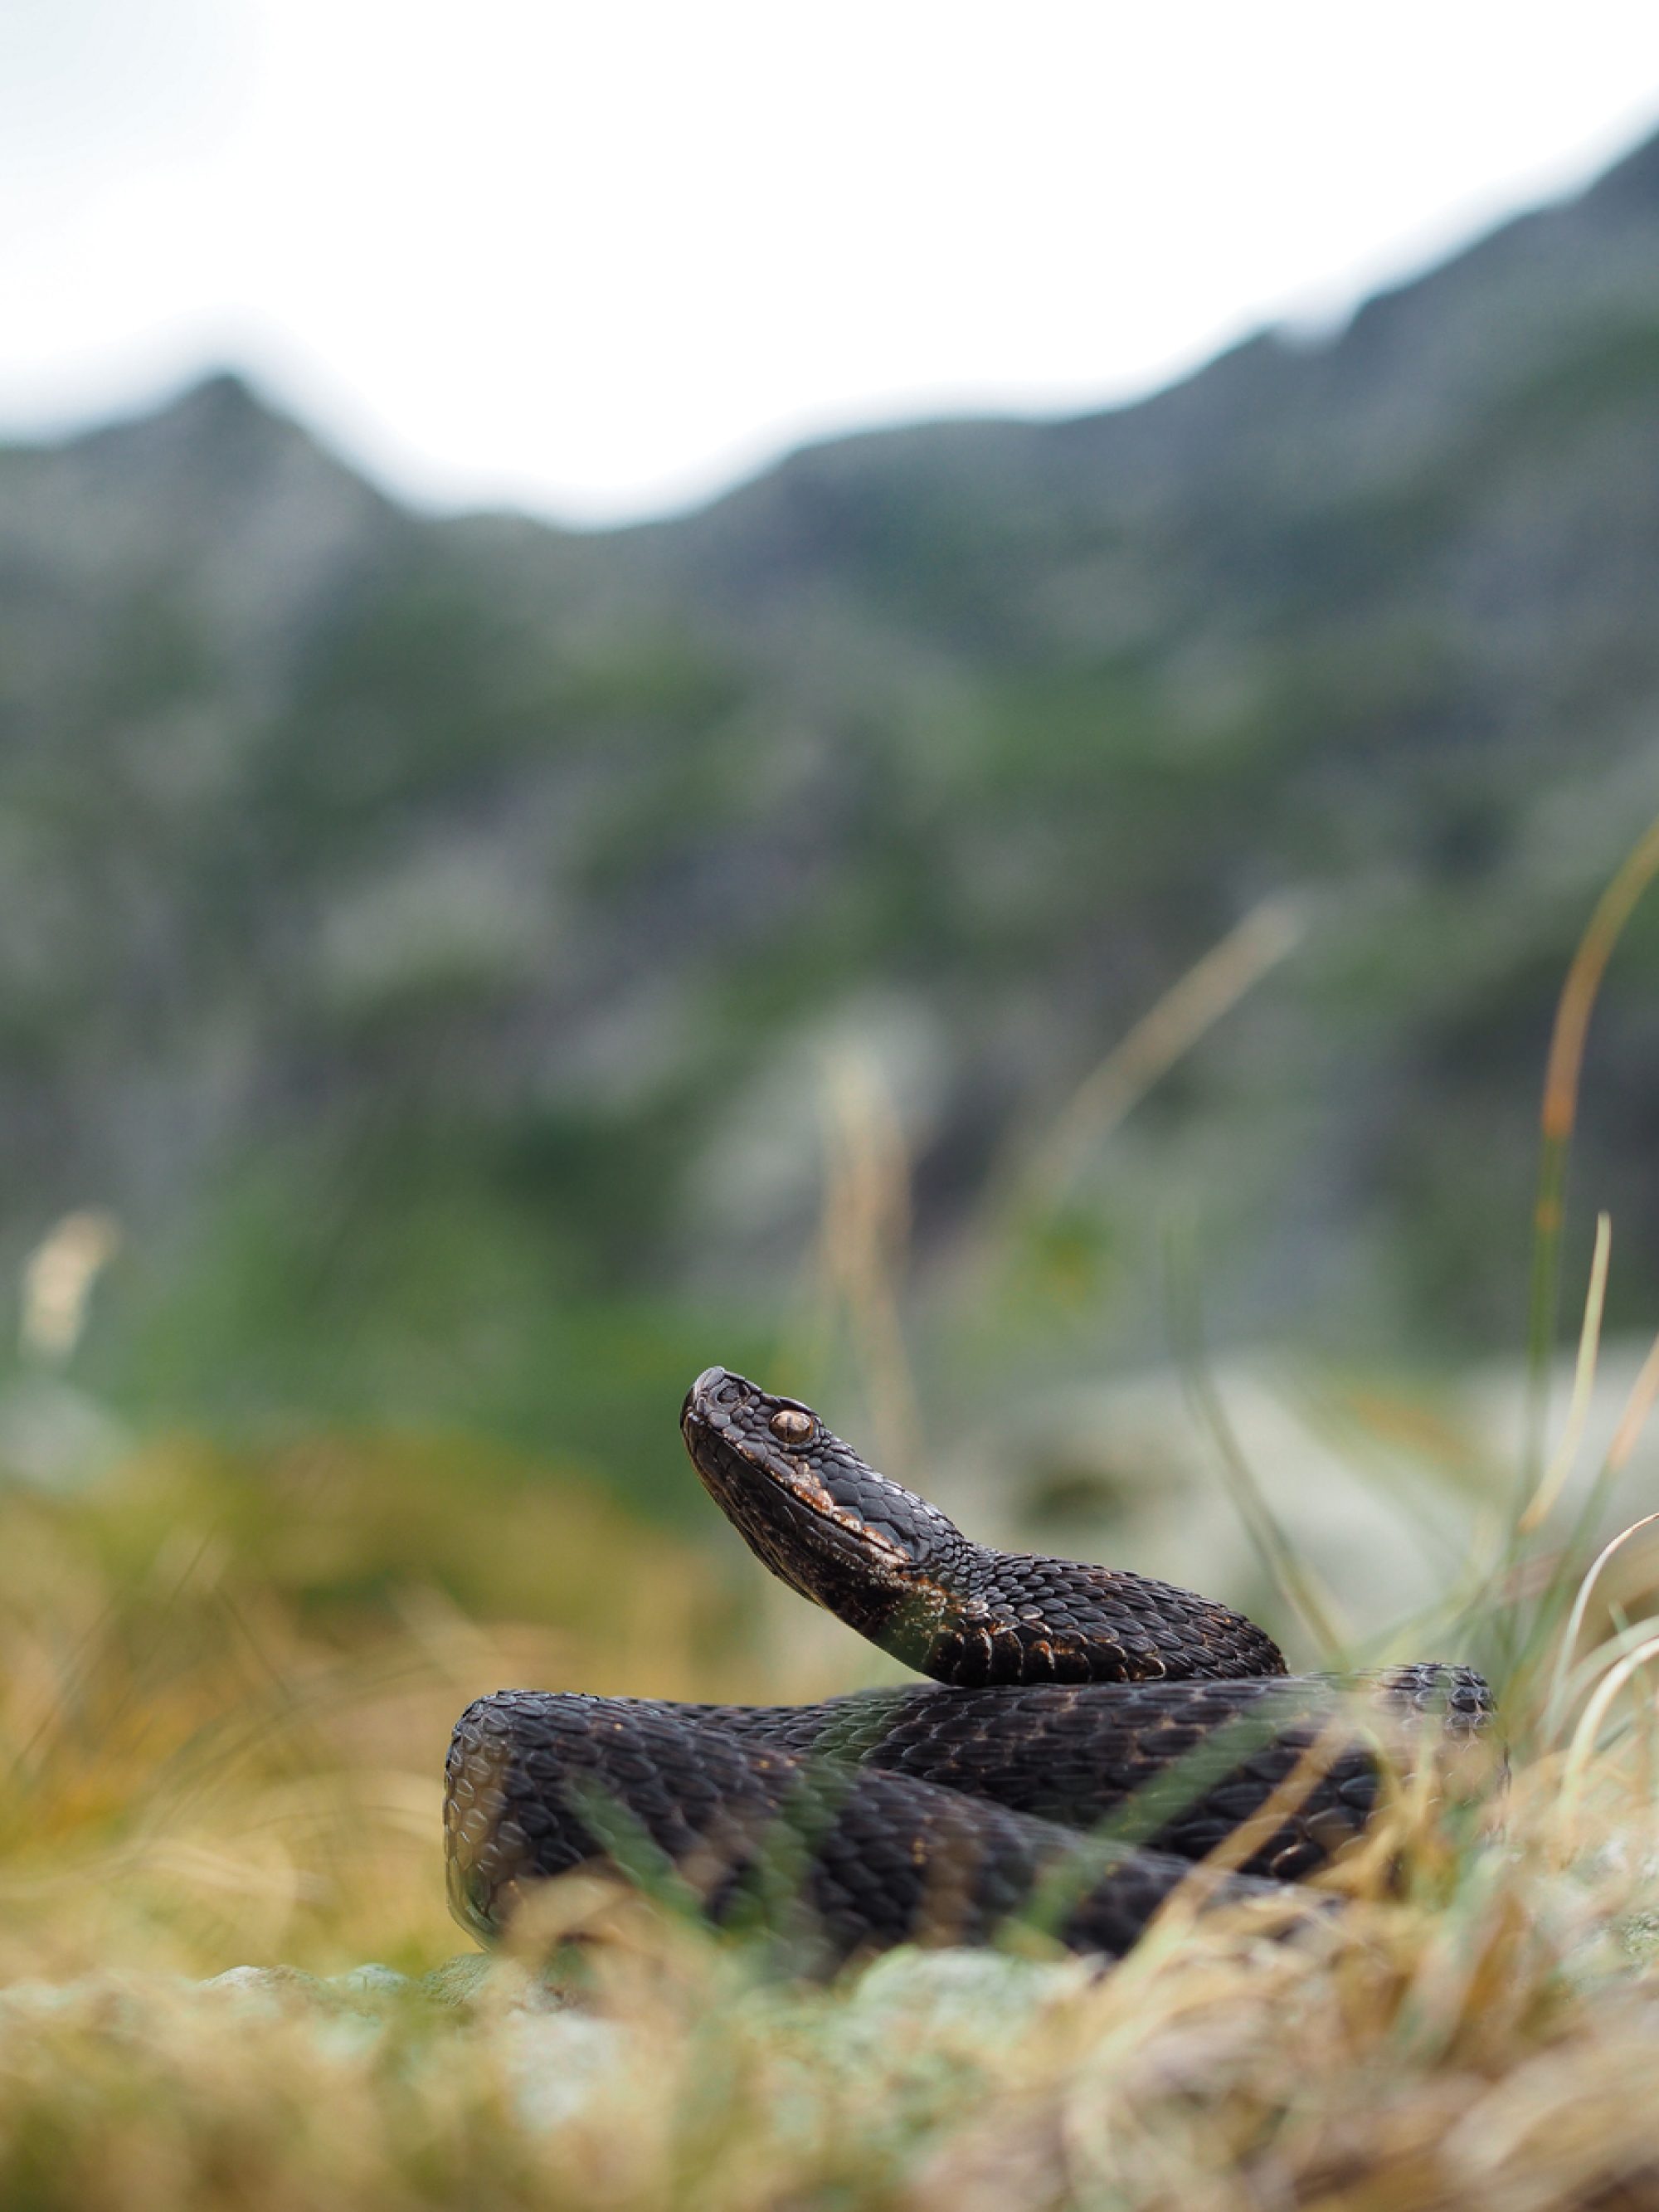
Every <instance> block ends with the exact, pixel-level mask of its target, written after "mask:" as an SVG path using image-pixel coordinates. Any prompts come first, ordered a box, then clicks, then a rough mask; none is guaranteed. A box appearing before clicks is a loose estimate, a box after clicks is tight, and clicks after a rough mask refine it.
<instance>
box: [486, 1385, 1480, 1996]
mask: <svg viewBox="0 0 1659 2212" xmlns="http://www.w3.org/2000/svg"><path fill="white" fill-rule="evenodd" d="M680 1425H681V1431H682V1434H683V1435H684V1439H685V1443H686V1447H687V1449H688V1451H689V1452H690V1456H691V1461H692V1464H693V1465H694V1466H695V1468H696V1471H697V1473H698V1474H699V1475H700V1476H701V1477H702V1482H703V1484H704V1486H705V1487H706V1488H707V1490H708V1492H709V1493H710V1495H711V1496H712V1497H713V1498H714V1501H715V1503H716V1504H719V1505H720V1507H721V1508H722V1510H724V1511H725V1513H726V1516H727V1517H728V1518H729V1519H730V1520H731V1522H732V1523H733V1525H734V1526H735V1527H736V1528H737V1529H738V1531H739V1533H740V1534H742V1535H743V1536H744V1539H745V1540H746V1541H747V1542H748V1544H749V1547H750V1549H751V1551H753V1552H754V1553H755V1554H756V1556H757V1558H758V1559H760V1560H761V1561H762V1562H763V1565H766V1566H767V1567H769V1569H770V1570H771V1571H772V1572H773V1573H774V1574H775V1575H776V1576H777V1577H779V1578H780V1579H781V1581H782V1582H784V1583H787V1585H788V1586H789V1588H790V1589H793V1590H794V1591H796V1592H798V1593H799V1595H801V1596H802V1597H805V1598H807V1599H810V1600H811V1601H814V1602H816V1603H817V1604H818V1605H821V1606H823V1607H827V1608H828V1609H829V1611H830V1612H831V1613H834V1614H836V1616H837V1617H838V1618H839V1619H840V1620H843V1621H845V1622H846V1623H847V1624H848V1626H850V1627H852V1628H854V1629H856V1630H857V1631H859V1632H860V1634H862V1635H864V1636H866V1637H867V1638H870V1640H871V1641H872V1642H873V1643H875V1644H878V1645H879V1646H880V1648H881V1649H882V1650H884V1651H886V1652H889V1653H890V1654H891V1655H892V1656H895V1657H896V1658H897V1659H899V1660H900V1661H902V1662H903V1663H904V1664H905V1665H906V1666H908V1667H909V1668H912V1669H914V1670H915V1672H916V1673H917V1674H920V1675H922V1676H926V1677H928V1678H930V1679H929V1680H927V1682H918V1683H917V1684H915V1686H907V1687H901V1688H894V1689H881V1690H867V1691H863V1692H854V1693H853V1694H851V1695H849V1696H846V1697H842V1698H832V1699H827V1700H825V1701H824V1702H823V1703H821V1704H817V1705H795V1706H787V1705H786V1706H763V1705H754V1706H751V1705H678V1704H669V1703H665V1702H657V1701H653V1700H649V1699H623V1698H601V1697H593V1696H589V1695H586V1694H581V1693H574V1692H547V1691H537V1690H503V1691H500V1692H496V1694H495V1695H494V1696H493V1697H488V1698H483V1699H479V1700H478V1701H477V1703H476V1704H474V1705H470V1706H469V1707H468V1708H467V1710H466V1711H465V1713H463V1714H462V1716H461V1717H460V1719H459V1722H458V1723H456V1727H455V1730H454V1734H453V1737H452V1739H451V1742H450V1747H449V1756H448V1761H447V1778H446V1779H447V1787H446V1793H445V1808H444V1822H445V1843H446V1855H447V1869H448V1884H449V1896H450V1902H451V1906H452V1909H453V1911H454V1912H455V1914H456V1916H457V1917H458V1918H459V1919H460V1920H461V1921H462V1923H463V1924H464V1925H465V1926H467V1927H468V1928H470V1929H472V1930H473V1931H474V1932H475V1933H476V1934H478V1935H480V1936H485V1937H489V1936H494V1935H495V1934H497V1933H498V1932H499V1931H500V1930H501V1929H502V1928H503V1927H504V1926H505V1924H506V1923H507V1921H508V1920H509V1919H510V1918H511V1917H512V1915H513V1912H514V1911H515V1910H516V1909H517V1908H518V1906H519V1905H520V1903H521V1901H522V1899H524V1897H525V1895H526V1892H527V1891H528V1890H529V1889H530V1888H531V1887H533V1886H534V1885H536V1884H537V1883H539V1882H541V1881H545V1880H547V1879H548V1878H550V1877H551V1876H554V1875H560V1874H562V1873H566V1872H568V1871H570V1870H571V1869H574V1868H577V1867H579V1866H582V1865H585V1864H588V1863H593V1862H605V1863H609V1864H610V1865H611V1866H612V1867H616V1868H619V1869H622V1870H623V1872H624V1873H625V1874H628V1875H633V1876H635V1878H638V1879H644V1880H646V1881H647V1884H648V1883H649V1881H650V1879H651V1877H652V1875H653V1874H654V1875H671V1876H672V1877H673V1878H674V1880H675V1881H676V1882H677V1884H678V1889H679V1893H680V1894H681V1895H683V1896H685V1895H689V1896H690V1898H692V1899H694V1900H695V1903H696V1907H697V1909H699V1910H700V1911H702V1912H704V1913H706V1914H707V1915H708V1917H710V1918H711V1919H713V1920H714V1921H716V1922H728V1921H733V1920H742V1919H744V1918H747V1919H749V1920H750V1921H751V1922H752V1921H754V1920H755V1919H756V1918H757V1917H762V1918H764V1919H765V1920H766V1921H768V1922H769V1923H787V1924H788V1926H789V1928H790V1929H791V1930H792V1932H793V1934H794V1935H795V1936H798V1937H799V1939H800V1940H801V1941H802V1942H804V1943H805V1944H807V1945H809V1946H810V1947H811V1949H812V1951H813V1953H814V1954H815V1955H816V1956H817V1957H818V1958H820V1959H822V1960H824V1961H825V1962H826V1963H828V1964H831V1965H833V1964H835V1963H836V1962H838V1961H840V1960H845V1959H848V1958H849V1957H854V1956H856V1955H860V1954H864V1953H867V1952H871V1951H874V1950H877V1949H879V1948H883V1947H884V1946H886V1945H890V1944H893V1943H896V1942H907V1941H926V1942H987V1941H991V1940H993V1939H994V1938H995V1937H997V1936H998V1935H999V1934H1000V1932H1001V1931H1002V1930H1004V1929H1006V1928H1007V1927H1009V1926H1010V1924H1011V1923H1014V1922H1016V1921H1018V1920H1019V1919H1020V1918H1022V1917H1024V1918H1025V1919H1026V1920H1028V1921H1032V1920H1035V1921H1036V1922H1037V1923H1039V1924H1040V1925H1041V1926H1042V1928H1043V1929H1044V1930H1045V1932H1046V1933H1047V1934H1048V1935H1049V1936H1052V1937H1054V1938H1057V1939H1058V1940H1059V1942H1061V1943H1062V1944H1064V1945H1066V1946H1067V1947H1068V1948H1072V1949H1073V1950H1077V1951H1081V1952H1089V1953H1098V1954H1104V1955H1106V1956H1116V1955H1120V1954H1122V1953H1123V1952H1125V1951H1127V1949H1128V1948H1130V1947H1131V1946H1132V1945H1133V1943H1134V1942H1135V1941H1136V1940H1137V1939H1138V1937H1139V1936H1140V1934H1141V1933H1142V1932H1143V1930H1144V1929H1146V1926H1147V1924H1148V1923H1149V1922H1150V1921H1151V1920H1152V1918H1153V1917H1154V1916H1155V1915H1156V1914H1157V1913H1158V1910H1159V1908H1160V1907H1161V1906H1162V1905H1164V1903H1165V1902H1166V1900H1167V1899H1170V1897H1171V1896H1172V1895H1173V1894H1174V1893H1175V1892H1176V1890H1178V1889H1182V1888H1183V1886H1184V1885H1188V1884H1191V1885H1192V1887H1191V1888H1190V1889H1189V1890H1188V1894H1192V1895H1194V1897H1195V1899H1196V1901H1198V1902H1199V1903H1200V1905H1202V1907H1203V1908H1204V1909H1206V1910H1209V1909H1214V1908H1215V1907H1217V1906H1222V1907H1228V1906H1233V1907H1244V1908H1254V1907H1261V1908H1262V1909H1263V1910H1264V1911H1266V1912H1267V1914H1268V1916H1269V1917H1276V1918H1277V1920H1278V1921H1279V1923H1284V1922H1285V1919H1286V1917H1289V1918H1290V1919H1291V1920H1294V1919H1295V1918H1296V1917H1297V1916H1298V1913H1299V1911H1301V1910H1302V1908H1301V1906H1300V1905H1299V1900H1300V1899H1303V1898H1305V1897H1307V1896H1308V1894H1309V1893H1306V1892H1304V1891H1302V1890H1300V1889H1297V1888H1293V1887H1286V1885H1294V1884H1299V1883H1300V1882H1301V1881H1303V1880H1304V1878H1305V1877H1307V1876H1308V1875H1312V1874H1315V1873H1316V1872H1317V1871H1318V1870H1319V1869H1322V1868H1323V1867H1325V1866H1327V1865H1328V1864H1329V1863H1331V1862H1332V1861H1333V1860H1334V1859H1336V1858H1339V1857H1341V1856H1343V1855H1344V1854H1345V1853H1346V1852H1348V1851H1351V1850H1353V1849H1354V1848H1356V1847H1357V1846H1358V1844H1360V1843H1361V1842H1362V1841H1363V1839H1364V1836H1365V1833H1366V1832H1367V1829H1368V1827H1369V1826H1370V1823H1371V1821H1372V1820H1373V1818H1374V1815H1375V1814H1376V1808H1377V1806H1378V1803H1379V1801H1380V1799H1381V1797H1382V1796H1383V1792H1384V1791H1385V1790H1386V1789H1387V1788H1388V1787H1389V1783H1388V1781H1387V1779H1386V1778H1387V1777H1389V1776H1393V1777H1395V1778H1398V1777H1400V1776H1401V1775H1402V1774H1404V1775H1409V1774H1410V1773H1411V1772H1412V1771H1413V1766H1414V1765H1415V1766H1416V1767H1417V1768H1418V1770H1419V1771H1422V1770H1423V1768H1424V1767H1425V1763H1427V1765H1428V1771H1429V1774H1430V1778H1431V1784H1432V1786H1433V1787H1435V1788H1436V1789H1442V1790H1443V1789H1445V1788H1447V1787H1448V1786H1450V1785H1452V1784H1455V1786H1456V1787H1457V1788H1458V1789H1459V1790H1472V1791H1478V1790H1480V1788H1481V1787H1482V1786H1483V1785H1484V1784H1485V1783H1486V1781H1488V1780H1489V1779H1490V1778H1491V1776H1492V1772H1493V1771H1494V1768H1495V1767H1496V1766H1498V1765H1501V1752H1499V1751H1498V1749H1497V1748H1496V1743H1495V1731H1494V1722H1493V1707H1492V1694H1491V1692H1490V1690H1489V1689H1488V1687H1487V1685H1486V1682H1485V1680H1483V1679H1482V1678H1481V1676H1480V1675H1479V1674H1476V1673H1474V1670H1473V1669H1471V1668H1464V1667H1458V1666H1452V1665H1447V1664H1443V1663H1441V1662H1433V1661H1426V1662H1419V1663H1415V1664H1412V1665H1407V1666H1398V1667H1394V1668H1379V1669H1372V1670H1360V1671H1356V1672H1354V1673H1352V1674H1316V1675H1293V1674H1289V1673H1288V1672H1287V1671H1286V1668H1285V1660H1284V1656H1283V1655H1282V1654H1281V1652H1280V1651H1279V1647H1278V1646H1277V1644H1274V1643H1273V1639H1272V1638H1270V1637H1269V1636H1268V1635H1267V1633H1266V1632H1264V1631H1263V1630H1262V1629H1261V1628H1259V1627H1257V1626H1255V1623H1254V1622H1253V1621H1251V1620H1247V1619H1246V1618H1245V1617H1244V1615H1243V1614H1242V1613H1237V1612H1234V1611H1232V1610H1231V1608H1230V1607H1226V1606H1225V1605H1220V1604H1217V1603H1214V1602H1212V1601H1210V1600H1209V1599H1206V1598H1202V1597H1199V1596H1196V1595H1194V1594H1193V1593H1192V1592H1191V1591H1189V1590H1185V1589H1178V1588H1176V1586H1174V1585H1173V1584H1170V1583H1162V1582H1157V1581H1153V1580H1152V1579H1151V1578H1150V1577H1146V1576H1144V1575H1139V1574H1134V1573H1131V1572H1129V1571H1126V1570H1124V1569H1121V1568H1115V1567H1105V1566H1094V1565H1088V1564H1086V1563H1085V1562H1082V1561H1079V1560H1073V1559H1048V1558H1042V1557H1040V1556H1037V1555H1035V1554H1032V1553H1023V1552H1008V1551H1001V1550H998V1549H996V1548H995V1547H991V1546H988V1545H983V1544H978V1543H975V1542H974V1541H972V1540H971V1539H970V1538H969V1537H968V1536H966V1535H964V1534H963V1532H962V1530H961V1529H959V1528H957V1526H956V1524H955V1522H952V1521H951V1520H950V1519H949V1518H948V1517H947V1516H946V1515H945V1514H944V1513H942V1512H941V1511H940V1510H939V1508H938V1507H937V1506H934V1505H932V1504H928V1503H927V1500H926V1499H924V1498H919V1497H918V1496H916V1495H915V1492H912V1491H909V1490H907V1489H905V1488H904V1487H903V1486H902V1484H900V1483H897V1482H896V1481H893V1480H891V1479H890V1478H889V1477H888V1476H886V1475H884V1474H878V1473H877V1471H876V1470H875V1469H874V1468H872V1467H870V1466H869V1465H868V1464H867V1463H866V1462H865V1461H864V1460H863V1459H862V1458H860V1455H859V1454H858V1453H857V1452H856V1451H855V1450H854V1449H853V1448H852V1446H851V1445H849V1444H848V1443H844V1442H843V1441H842V1438H840V1437H837V1436H836V1435H835V1434H834V1433H833V1432H832V1431H830V1430H829V1429H828V1428H826V1427H825V1425H824V1424H823V1422H822V1421H821V1420H820V1419H819V1418H818V1416H817V1413H814V1412H813V1411H812V1409H811V1407H808V1406H805V1405H803V1404H802V1403H801V1402H800V1401H799V1400H798V1399H793V1398H785V1397H777V1396H774V1395H770V1394H769V1393H768V1392H766V1391H764V1390H763V1389H760V1388H759V1387H758V1386H757V1384H755V1383H750V1382H748V1381H746V1380H745V1379H744V1377H743V1376H738V1375H733V1374H730V1373H728V1372H727V1371H726V1370H725V1369H724V1368H721V1367H710V1368H708V1369H707V1370H705V1371H704V1372H703V1373H702V1375H700V1376H698V1377H697V1379H696V1382H695V1383H693V1384H692V1386H691V1389H690V1391H689V1392H688V1393H687V1395H686V1398H685V1402H684V1407H683V1408H682V1411H681V1417H680ZM1218 1847H1222V1848H1221V1851H1220V1856H1221V1857H1223V1858H1225V1859H1226V1860H1229V1861H1230V1862H1231V1864H1230V1865H1229V1866H1228V1868H1227V1869H1226V1870H1225V1871H1218V1870H1217V1869H1205V1870H1204V1872H1203V1875H1202V1876H1201V1877H1198V1876H1196V1875H1195V1869H1196V1867H1197V1864H1198V1863H1200V1862H1202V1861H1204V1860H1206V1858H1208V1857H1210V1856H1211V1855H1212V1853H1216V1852H1218ZM1229 1847H1230V1848H1229ZM1307 1909H1308V1910H1313V1909H1314V1908H1313V1907H1312V1905H1311V1904H1310V1905H1309V1906H1308V1908H1307Z"/></svg>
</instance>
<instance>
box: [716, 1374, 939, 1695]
mask: <svg viewBox="0 0 1659 2212" xmlns="http://www.w3.org/2000/svg"><path fill="white" fill-rule="evenodd" d="M680 1430H681V1433H682V1434H683V1435H684V1438H685V1445H686V1449H687V1450H688V1451H689V1452H690V1455H691V1463H692V1465H693V1466H694V1467H695V1468H696V1470H697V1473H698V1474H700V1475H701V1476H702V1481H703V1485H704V1487H705V1488H706V1489H707V1490H708V1492H709V1494H710V1496H711V1497H712V1498H714V1502H715V1503H716V1504H718V1505H719V1506H720V1510H721V1511H722V1512H724V1513H725V1514H726V1517H727V1518H728V1519H729V1520H730V1521H731V1522H733V1524H734V1525H735V1526H736V1528H738V1531H739V1533H740V1534H742V1536H743V1537H744V1541H746V1542H747V1544H748V1545H749V1547H750V1550H751V1551H752V1552H753V1553H755V1555H756V1556H757V1558H758V1559H761V1560H762V1561H763V1562H764V1564H765V1565H767V1566H769V1568H770V1569H771V1571H772V1572H773V1573H774V1574H775V1575H776V1576H777V1577H778V1578H779V1580H780V1581H781V1582H786V1583H788V1585H789V1587H790V1589H793V1590H797V1591H799V1594H800V1595H801V1596H803V1597H808V1598H811V1599H812V1600H813V1601H814V1602H815V1603H816V1604H818V1605H822V1606H825V1607H828V1608H829V1611H830V1612H831V1613H835V1614H836V1615H837V1616H838V1618H840V1619H841V1620H844V1621H846V1622H847V1623H848V1626H851V1627H854V1628H856V1629H858V1630H859V1631H860V1632H861V1633H862V1634H864V1635H866V1636H868V1637H870V1638H872V1639H873V1640H874V1641H875V1642H876V1643H878V1644H882V1645H883V1646H884V1648H885V1649H887V1650H892V1651H895V1652H896V1653H897V1654H898V1655H899V1656H901V1657H903V1658H907V1659H908V1660H909V1661H910V1662H911V1663H912V1664H913V1665H917V1664H920V1663H921V1654H922V1652H923V1651H924V1650H926V1648H927V1645H928V1644H931V1642H932V1640H933V1637H934V1635H935V1634H936V1632H937V1628H938V1624H939V1619H940V1616H941V1614H942V1613H944V1611H945V1609H946V1607H948V1606H949V1605H950V1604H951V1603H952V1602H954V1601H955V1595H956V1594H957V1592H959V1591H960V1589H961V1588H962V1587H963V1581H964V1578H966V1577H969V1576H970V1574H971V1569H972V1566H973V1563H974V1560H975V1555H976V1554H977V1553H978V1550H979V1547H978V1546H977V1545H975V1544H971V1543H969V1541H968V1539H967V1538H966V1537H965V1536H964V1535H963V1533H962V1531H961V1530H960V1529H959V1528H957V1525H956V1523H955V1522H953V1521H951V1520H950V1519H948V1518H947V1517H946V1516H945V1514H943V1513H941V1512H940V1511H939V1509H938V1507H937V1506H933V1505H930V1504H928V1503H927V1500H926V1498H918V1497H917V1496H916V1495H915V1492H913V1491H909V1490H906V1489H905V1488H904V1487H903V1486H902V1484H900V1483H896V1482H894V1481H892V1480H890V1479H889V1477H887V1476H886V1475H884V1474H877V1472H876V1470H875V1469H874V1468H872V1467H870V1466H868V1465H866V1462H864V1461H863V1460H862V1459H860V1456H859V1455H858V1454H857V1452H855V1451H854V1449H853V1447H852V1446H851V1445H850V1444H848V1443H843V1442H842V1438H841V1437H838V1436H836V1435H835V1434H834V1432H833V1431H830V1430H829V1429H827V1428H825V1426H824V1425H823V1422H822V1421H821V1420H820V1419H818V1417H817V1414H816V1413H814V1412H813V1411H812V1409H811V1407H810V1406H803V1405H802V1404H801V1402H800V1401H799V1399H798V1398H778V1397H774V1396H773V1395H771V1393H770V1392H769V1391H766V1390H763V1389H761V1388H760V1387H759V1385H758V1384H757V1383H750V1382H746V1381H745V1380H744V1377H743V1376H741V1375H732V1374H729V1373H728V1372H727V1371H726V1369H725V1368H724V1367H709V1368H707V1369H705V1370H704V1371H703V1372H702V1374H701V1375H699V1376H698V1377H697V1379H696V1382H695V1383H693V1384H692V1385H691V1388H690V1390H688V1391H687V1393H686V1395H685V1403H684V1406H683V1407H681V1409H680Z"/></svg>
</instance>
